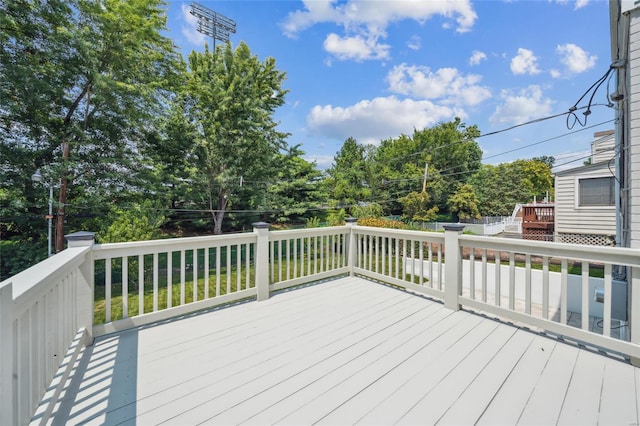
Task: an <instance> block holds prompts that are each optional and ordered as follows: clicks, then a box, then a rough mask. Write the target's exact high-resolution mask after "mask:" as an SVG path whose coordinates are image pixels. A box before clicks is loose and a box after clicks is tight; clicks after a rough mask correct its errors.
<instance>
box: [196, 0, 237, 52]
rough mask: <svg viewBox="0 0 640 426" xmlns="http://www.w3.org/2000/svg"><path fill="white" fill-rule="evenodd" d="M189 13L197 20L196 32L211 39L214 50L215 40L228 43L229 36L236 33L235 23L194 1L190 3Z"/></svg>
mask: <svg viewBox="0 0 640 426" xmlns="http://www.w3.org/2000/svg"><path fill="white" fill-rule="evenodd" d="M189 13H191V14H192V15H193V16H195V17H196V18H198V28H197V30H198V32H199V33H202V34H204V35H207V36H209V37H211V38H212V39H213V49H214V50H215V48H216V40H219V41H221V42H223V43H228V42H229V34H235V33H236V21H234V20H233V19H230V18H227V17H226V16H224V15H221V14H219V13H218V12H215V11H213V10H211V9H209V8H208V7H204V6H202V5H201V4H198V3H196V2H194V1H192V2H191V10H189Z"/></svg>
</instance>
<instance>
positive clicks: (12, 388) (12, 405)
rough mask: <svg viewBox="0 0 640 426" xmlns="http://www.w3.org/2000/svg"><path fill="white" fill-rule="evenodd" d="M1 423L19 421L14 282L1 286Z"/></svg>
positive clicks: (9, 423)
mask: <svg viewBox="0 0 640 426" xmlns="http://www.w3.org/2000/svg"><path fill="white" fill-rule="evenodd" d="M0 346H1V347H2V350H0V424H2V425H13V424H16V423H17V416H18V413H17V407H18V401H17V400H16V398H17V397H18V396H17V392H16V386H17V376H16V375H15V374H14V371H15V370H16V367H17V360H16V359H15V341H14V319H13V283H12V282H6V284H4V285H2V286H0Z"/></svg>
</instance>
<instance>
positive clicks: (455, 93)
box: [387, 64, 491, 106]
mask: <svg viewBox="0 0 640 426" xmlns="http://www.w3.org/2000/svg"><path fill="white" fill-rule="evenodd" d="M481 80H482V77H481V76H479V75H475V74H468V75H466V76H465V75H464V74H462V73H461V72H460V71H458V70H457V69H455V68H441V69H439V70H437V71H436V72H432V71H431V70H430V69H429V68H428V67H423V66H409V65H407V64H401V65H397V66H395V67H393V69H392V70H391V71H389V74H388V75H387V81H388V82H389V90H391V91H392V92H394V93H398V94H402V95H407V96H412V97H416V98H421V99H439V100H440V101H441V102H442V103H444V104H453V105H457V106H468V105H477V104H479V103H480V102H482V101H484V100H486V99H488V98H489V97H491V91H490V90H489V89H488V88H486V87H484V86H480V85H479V83H480V81H481Z"/></svg>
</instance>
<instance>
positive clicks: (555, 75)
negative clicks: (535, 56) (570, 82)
mask: <svg viewBox="0 0 640 426" xmlns="http://www.w3.org/2000/svg"><path fill="white" fill-rule="evenodd" d="M549 74H551V77H553V78H560V77H562V73H561V72H560V71H558V70H556V69H552V70H550V71H549Z"/></svg>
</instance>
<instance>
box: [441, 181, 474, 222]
mask: <svg viewBox="0 0 640 426" xmlns="http://www.w3.org/2000/svg"><path fill="white" fill-rule="evenodd" d="M478 204H479V201H478V197H476V193H475V191H474V190H473V186H471V185H470V184H468V183H464V184H462V185H459V187H458V190H457V191H456V193H455V194H453V195H452V196H451V197H449V200H448V201H447V205H448V206H449V210H450V211H451V212H452V213H455V214H457V215H458V217H459V218H460V219H479V218H480V210H479V208H478Z"/></svg>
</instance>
